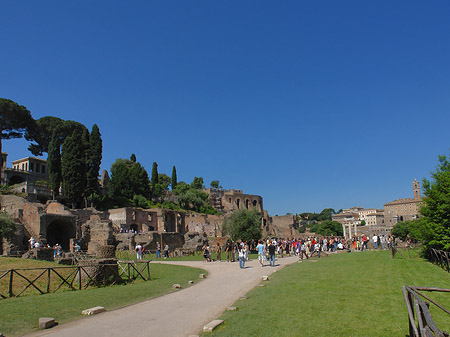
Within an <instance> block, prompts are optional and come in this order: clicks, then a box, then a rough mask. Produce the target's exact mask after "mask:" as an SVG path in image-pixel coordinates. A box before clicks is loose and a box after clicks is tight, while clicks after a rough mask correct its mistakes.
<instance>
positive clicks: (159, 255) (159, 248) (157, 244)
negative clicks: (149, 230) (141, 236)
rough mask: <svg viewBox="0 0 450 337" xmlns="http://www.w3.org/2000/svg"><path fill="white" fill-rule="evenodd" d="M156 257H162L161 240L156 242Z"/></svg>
mask: <svg viewBox="0 0 450 337" xmlns="http://www.w3.org/2000/svg"><path fill="white" fill-rule="evenodd" d="M156 258H157V259H160V258H161V245H160V243H159V242H157V243H156Z"/></svg>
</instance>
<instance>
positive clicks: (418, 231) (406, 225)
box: [391, 218, 430, 241]
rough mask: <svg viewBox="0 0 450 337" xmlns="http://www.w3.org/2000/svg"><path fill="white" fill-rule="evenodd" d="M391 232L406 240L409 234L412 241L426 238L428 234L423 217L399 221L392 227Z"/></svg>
mask: <svg viewBox="0 0 450 337" xmlns="http://www.w3.org/2000/svg"><path fill="white" fill-rule="evenodd" d="M391 234H392V235H394V236H396V237H399V238H400V239H402V240H406V239H407V237H408V234H409V236H410V238H411V239H412V240H414V241H422V240H426V239H427V238H428V237H429V236H430V232H429V230H428V226H427V224H426V223H425V219H424V218H420V219H417V220H410V221H402V222H399V223H397V224H396V225H395V226H394V227H393V228H392V231H391Z"/></svg>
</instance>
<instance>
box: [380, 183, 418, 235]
mask: <svg viewBox="0 0 450 337" xmlns="http://www.w3.org/2000/svg"><path fill="white" fill-rule="evenodd" d="M413 196H414V197H413V198H403V199H397V200H394V201H391V202H388V203H387V204H385V205H384V217H385V222H386V226H390V227H393V226H394V225H395V224H396V223H398V222H401V221H408V220H415V219H417V218H419V216H420V207H421V206H422V198H421V195H420V184H419V182H418V181H417V180H416V179H414V181H413Z"/></svg>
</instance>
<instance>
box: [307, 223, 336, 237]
mask: <svg viewBox="0 0 450 337" xmlns="http://www.w3.org/2000/svg"><path fill="white" fill-rule="evenodd" d="M310 231H311V232H314V233H316V234H319V235H323V236H331V235H336V236H342V235H343V229H342V225H341V224H340V223H339V222H337V221H331V220H325V221H322V222H320V223H315V224H313V225H311V227H310Z"/></svg>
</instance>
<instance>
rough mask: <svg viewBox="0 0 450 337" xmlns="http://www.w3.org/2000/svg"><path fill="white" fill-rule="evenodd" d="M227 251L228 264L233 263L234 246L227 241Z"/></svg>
mask: <svg viewBox="0 0 450 337" xmlns="http://www.w3.org/2000/svg"><path fill="white" fill-rule="evenodd" d="M225 251H226V252H227V262H233V258H232V255H233V245H232V243H231V241H227V246H226V248H225Z"/></svg>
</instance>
